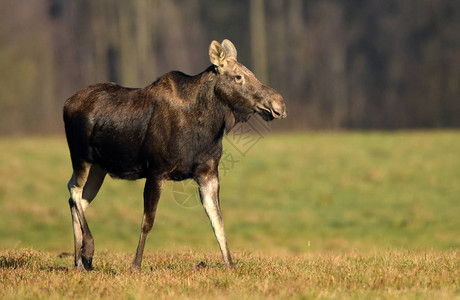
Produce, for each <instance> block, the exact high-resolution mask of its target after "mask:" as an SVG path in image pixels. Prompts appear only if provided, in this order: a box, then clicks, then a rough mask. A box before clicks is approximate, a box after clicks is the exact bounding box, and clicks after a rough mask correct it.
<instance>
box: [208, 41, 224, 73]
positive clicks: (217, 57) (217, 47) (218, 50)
mask: <svg viewBox="0 0 460 300" xmlns="http://www.w3.org/2000/svg"><path fill="white" fill-rule="evenodd" d="M226 57H227V55H226V53H225V50H224V47H222V45H221V44H219V42H217V41H212V43H211V45H210V46H209V60H211V63H212V64H213V65H215V66H216V67H224V66H225V65H226V64H227V60H226Z"/></svg>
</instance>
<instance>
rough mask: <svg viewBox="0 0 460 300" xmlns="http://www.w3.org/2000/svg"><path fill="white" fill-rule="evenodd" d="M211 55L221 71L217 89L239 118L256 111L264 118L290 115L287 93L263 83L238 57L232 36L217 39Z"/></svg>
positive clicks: (269, 118) (245, 117)
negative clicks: (286, 101)
mask: <svg viewBox="0 0 460 300" xmlns="http://www.w3.org/2000/svg"><path fill="white" fill-rule="evenodd" d="M209 59H210V60H211V63H212V64H213V65H214V66H215V68H216V71H217V73H218V74H219V76H218V79H217V82H216V86H215V93H216V95H217V96H218V97H219V98H220V99H221V100H222V101H223V102H224V103H225V104H226V105H228V106H229V107H230V108H231V110H232V111H233V113H234V115H235V118H236V122H242V121H247V120H248V119H249V117H250V116H251V115H253V114H254V113H257V114H259V115H260V116H261V117H262V118H263V119H264V120H266V121H271V120H273V119H282V118H285V117H286V116H287V111H286V105H285V104H284V100H283V97H282V96H281V95H280V94H278V93H277V92H276V91H275V90H274V89H272V88H270V87H268V86H266V85H264V84H262V83H261V82H260V81H259V80H258V79H257V78H256V77H255V76H254V74H253V73H252V72H251V71H250V70H249V69H248V68H246V67H245V66H244V65H242V64H241V63H239V62H238V61H237V52H236V48H235V46H234V45H233V43H232V42H230V41H229V40H224V41H223V42H222V44H220V43H219V42H217V41H213V42H212V43H211V45H210V46H209Z"/></svg>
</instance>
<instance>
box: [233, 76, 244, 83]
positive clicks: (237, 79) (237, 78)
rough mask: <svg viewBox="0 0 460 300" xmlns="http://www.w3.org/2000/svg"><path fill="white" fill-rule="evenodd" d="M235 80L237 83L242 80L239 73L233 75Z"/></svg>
mask: <svg viewBox="0 0 460 300" xmlns="http://www.w3.org/2000/svg"><path fill="white" fill-rule="evenodd" d="M235 81H236V82H238V83H240V82H241V81H243V76H241V75H236V76H235Z"/></svg>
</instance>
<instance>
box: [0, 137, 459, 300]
mask: <svg viewBox="0 0 460 300" xmlns="http://www.w3.org/2000/svg"><path fill="white" fill-rule="evenodd" d="M258 132H259V133H258ZM258 132H253V133H252V134H251V135H249V134H240V135H238V134H235V133H234V134H233V135H230V136H229V138H228V139H226V141H225V149H226V151H225V153H224V156H223V159H222V163H221V205H222V210H223V214H224V221H225V225H226V232H227V238H228V240H229V246H230V249H231V250H233V251H232V253H233V256H234V259H235V260H236V261H237V265H236V268H235V270H234V271H232V272H227V271H225V270H224V269H223V268H222V265H221V258H220V254H219V250H218V246H217V243H216V241H215V238H214V236H213V233H212V230H211V228H210V225H209V221H208V220H207V217H206V215H205V213H204V211H203V209H202V207H201V206H200V205H199V200H198V198H197V195H196V192H195V191H194V184H193V183H192V182H186V183H185V184H184V185H183V184H180V183H174V184H173V183H168V184H167V185H166V187H165V189H164V192H163V195H162V198H161V200H160V204H159V207H158V212H157V219H156V221H155V226H154V229H153V230H152V233H151V235H150V237H149V240H148V242H147V247H146V255H145V261H144V265H143V269H142V273H141V274H131V273H129V272H128V271H127V267H128V265H129V263H130V261H131V259H132V257H133V256H134V251H135V248H136V245H137V239H138V236H139V230H140V221H141V215H142V200H141V198H142V189H143V184H144V182H143V181H135V182H127V181H121V180H113V179H111V178H107V179H106V182H105V183H104V185H103V187H102V190H101V192H100V194H99V195H98V197H97V198H96V200H95V201H94V203H92V204H91V206H90V208H89V209H88V212H87V219H88V221H89V225H90V227H91V230H92V232H93V235H94V237H95V246H96V256H95V261H94V266H95V271H94V272H91V273H89V274H82V273H78V272H74V271H73V270H72V268H71V266H72V257H71V256H68V255H61V253H70V252H72V248H73V235H72V226H71V218H70V211H69V208H68V203H67V199H68V192H67V188H66V184H67V181H68V179H69V178H70V175H71V168H70V159H69V155H68V150H67V146H66V143H65V139H64V138H62V137H54V138H53V137H43V138H39V137H34V138H2V139H0V166H1V167H0V251H1V253H0V298H16V297H25V298H61V297H68V298H70V297H75V296H80V297H83V298H85V297H87V298H89V297H91V298H92V295H93V294H94V295H95V296H96V297H97V298H114V297H115V298H143V297H146V296H156V297H159V298H176V297H185V298H188V297H191V298H197V297H202V296H204V297H205V298H214V297H215V296H220V297H225V298H226V297H229V298H239V297H243V298H266V297H275V298H277V297H285V296H287V297H306V298H369V297H372V298H375V297H376V298H389V299H391V298H406V299H416V298H426V299H431V298H446V299H447V298H455V297H457V298H458V297H460V285H459V283H460V252H459V249H460V218H459V216H460V132H458V131H426V132H425V131H423V132H422V131H420V132H419V131H415V132H390V133H387V132H341V133H291V134H282V133H267V132H262V133H260V131H258ZM257 133H258V134H257ZM201 261H204V262H205V263H206V267H205V268H201V269H198V268H196V267H195V266H196V265H197V264H198V263H200V262H201Z"/></svg>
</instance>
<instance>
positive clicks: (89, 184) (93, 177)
mask: <svg viewBox="0 0 460 300" xmlns="http://www.w3.org/2000/svg"><path fill="white" fill-rule="evenodd" d="M106 174H107V172H105V171H104V170H102V169H101V168H100V167H99V166H98V165H92V166H91V169H90V171H89V175H88V179H87V180H86V183H85V186H84V188H83V195H82V202H81V203H82V209H83V215H85V212H86V208H87V207H88V205H89V204H90V203H91V201H93V199H94V198H95V197H96V195H97V193H98V192H99V189H100V188H101V186H102V183H103V182H104V178H105V175H106ZM87 232H88V234H83V244H82V248H81V253H82V262H83V265H84V267H85V269H87V270H91V269H92V261H93V256H94V239H93V236H92V235H91V232H90V230H89V228H88V231H87Z"/></svg>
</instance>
